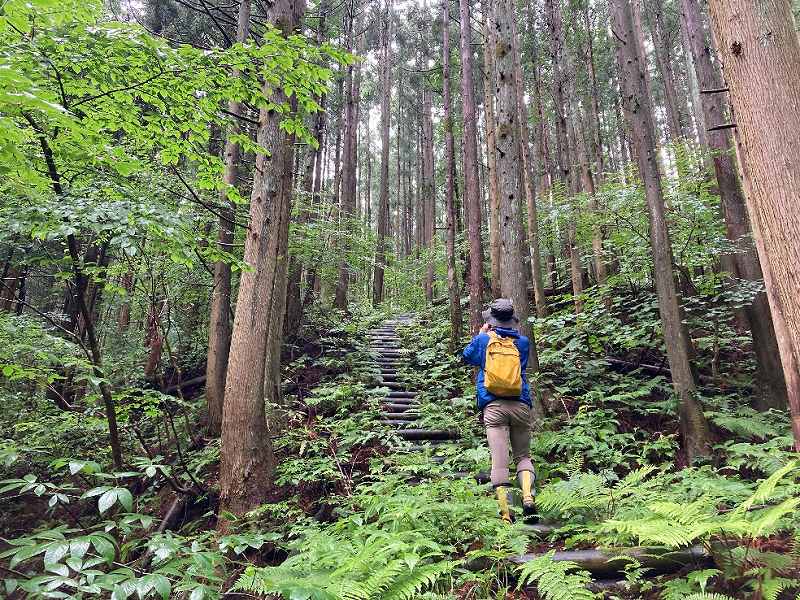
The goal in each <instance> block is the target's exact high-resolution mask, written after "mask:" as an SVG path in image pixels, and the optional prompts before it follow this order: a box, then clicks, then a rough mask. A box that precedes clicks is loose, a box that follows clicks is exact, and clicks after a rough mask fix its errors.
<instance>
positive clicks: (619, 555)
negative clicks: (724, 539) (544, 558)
mask: <svg viewBox="0 0 800 600" xmlns="http://www.w3.org/2000/svg"><path fill="white" fill-rule="evenodd" d="M540 556H541V554H523V555H521V556H512V557H510V558H509V560H510V561H511V562H513V563H516V564H518V565H522V564H525V563H527V562H529V561H531V560H534V559H536V558H539V557H540ZM634 559H635V560H638V561H639V563H640V564H641V565H642V566H643V567H645V568H648V569H650V570H651V571H650V572H651V574H656V573H673V572H675V571H678V570H680V569H681V568H683V567H685V566H686V565H694V566H695V567H697V568H700V567H702V566H705V565H707V564H709V562H710V560H711V556H710V554H709V553H708V551H707V550H706V549H705V548H704V547H703V546H693V547H691V548H682V549H679V550H672V549H670V548H647V547H632V548H617V549H590V550H564V551H561V552H556V553H555V554H554V555H553V560H554V561H566V560H569V561H572V562H575V563H577V564H578V565H580V567H581V568H582V569H584V570H586V571H589V572H590V573H591V574H592V575H606V576H607V575H615V574H617V575H618V574H622V573H624V572H625V565H626V564H630V563H631V562H633V560H634Z"/></svg>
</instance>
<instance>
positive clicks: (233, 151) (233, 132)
mask: <svg viewBox="0 0 800 600" xmlns="http://www.w3.org/2000/svg"><path fill="white" fill-rule="evenodd" d="M249 35H250V0H242V2H241V3H240V4H239V16H238V21H237V25H236V41H237V42H240V43H241V42H244V41H246V40H247V38H248V36H249ZM231 76H232V77H234V78H236V77H239V70H238V69H236V68H234V69H233V71H232V72H231ZM228 112H229V113H230V115H231V117H232V119H231V124H230V129H229V132H228V139H227V141H226V142H225V171H224V173H223V176H222V186H223V187H222V190H221V191H220V217H219V232H218V234H217V245H218V246H219V250H220V251H221V252H226V253H230V252H231V251H232V250H233V236H234V219H235V216H236V205H235V204H234V203H233V202H232V201H230V200H229V199H228V191H229V189H230V188H233V187H235V186H236V178H237V176H238V169H239V159H240V152H239V144H238V143H237V142H236V137H235V136H237V135H239V133H240V127H239V121H238V119H239V117H241V116H242V113H243V105H242V103H241V102H239V101H237V100H231V101H230V102H229V103H228ZM230 313H231V265H230V263H229V262H228V261H226V260H218V261H217V262H216V263H214V288H213V292H212V294H211V316H210V318H209V323H208V354H207V356H206V405H207V407H208V433H209V434H210V435H212V436H215V437H216V436H218V435H219V434H220V432H221V431H222V404H223V402H224V396H225V375H226V372H227V370H228V355H229V352H230V346H231V321H230Z"/></svg>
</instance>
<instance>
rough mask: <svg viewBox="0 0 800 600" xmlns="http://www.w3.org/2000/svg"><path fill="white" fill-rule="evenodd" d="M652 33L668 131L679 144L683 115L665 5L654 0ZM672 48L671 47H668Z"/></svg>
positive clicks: (661, 1)
mask: <svg viewBox="0 0 800 600" xmlns="http://www.w3.org/2000/svg"><path fill="white" fill-rule="evenodd" d="M649 11H650V12H649V14H648V16H649V17H650V19H649V21H650V32H651V34H652V36H653V52H654V54H655V56H656V65H657V66H658V72H659V73H660V75H661V83H662V86H663V88H664V106H665V108H666V112H667V131H668V132H669V139H670V141H671V142H673V143H674V142H678V141H679V140H680V139H681V138H682V137H683V136H684V131H683V126H682V124H681V114H680V109H679V108H678V94H677V86H676V85H675V74H674V72H673V70H672V63H671V62H670V56H669V55H670V50H671V49H672V48H671V44H669V39H668V34H667V32H665V31H664V17H663V11H664V3H663V0H652V7H651V8H649ZM668 46H670V47H668Z"/></svg>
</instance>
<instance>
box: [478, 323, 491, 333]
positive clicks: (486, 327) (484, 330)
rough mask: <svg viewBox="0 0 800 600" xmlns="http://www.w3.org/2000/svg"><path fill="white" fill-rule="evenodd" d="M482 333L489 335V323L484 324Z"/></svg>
mask: <svg viewBox="0 0 800 600" xmlns="http://www.w3.org/2000/svg"><path fill="white" fill-rule="evenodd" d="M480 332H481V333H489V324H488V323H484V324H483V327H481V331H480Z"/></svg>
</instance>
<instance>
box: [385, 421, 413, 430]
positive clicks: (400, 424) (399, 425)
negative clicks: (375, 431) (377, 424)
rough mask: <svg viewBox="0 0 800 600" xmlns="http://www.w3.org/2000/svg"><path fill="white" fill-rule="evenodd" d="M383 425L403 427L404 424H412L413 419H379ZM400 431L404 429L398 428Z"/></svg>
mask: <svg viewBox="0 0 800 600" xmlns="http://www.w3.org/2000/svg"><path fill="white" fill-rule="evenodd" d="M381 423H383V424H384V425H391V426H393V427H404V426H406V425H413V424H414V419H381ZM400 431H404V430H403V429H400Z"/></svg>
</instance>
